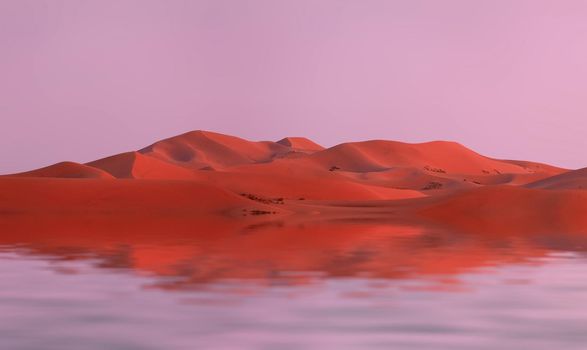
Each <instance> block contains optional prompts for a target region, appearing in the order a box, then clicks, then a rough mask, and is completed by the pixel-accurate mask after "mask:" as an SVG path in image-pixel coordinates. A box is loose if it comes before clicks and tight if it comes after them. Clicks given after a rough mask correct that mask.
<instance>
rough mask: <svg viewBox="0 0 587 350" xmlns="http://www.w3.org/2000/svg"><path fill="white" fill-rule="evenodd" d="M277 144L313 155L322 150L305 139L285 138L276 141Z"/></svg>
mask: <svg viewBox="0 0 587 350" xmlns="http://www.w3.org/2000/svg"><path fill="white" fill-rule="evenodd" d="M277 143H278V144H280V145H284V146H287V147H289V148H291V149H292V150H294V151H297V152H304V153H314V152H318V151H322V150H323V149H324V147H322V146H320V145H319V144H317V143H316V142H314V141H312V140H310V139H307V138H305V137H286V138H283V139H281V140H279V141H277Z"/></svg>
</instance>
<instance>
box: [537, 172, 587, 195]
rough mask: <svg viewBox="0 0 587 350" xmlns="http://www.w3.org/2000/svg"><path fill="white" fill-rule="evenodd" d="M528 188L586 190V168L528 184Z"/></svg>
mask: <svg viewBox="0 0 587 350" xmlns="http://www.w3.org/2000/svg"><path fill="white" fill-rule="evenodd" d="M526 187H528V188H543V189H558V190H566V189H587V168H582V169H578V170H573V171H569V172H567V173H563V174H559V175H556V176H552V177H549V178H546V179H542V180H539V181H536V182H532V183H529V184H528V185H527V186H526Z"/></svg>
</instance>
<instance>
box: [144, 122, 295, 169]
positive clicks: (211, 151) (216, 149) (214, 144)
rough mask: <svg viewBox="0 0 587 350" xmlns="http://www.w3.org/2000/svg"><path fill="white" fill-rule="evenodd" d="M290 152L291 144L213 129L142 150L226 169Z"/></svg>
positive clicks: (175, 161) (197, 166)
mask: <svg viewBox="0 0 587 350" xmlns="http://www.w3.org/2000/svg"><path fill="white" fill-rule="evenodd" d="M288 151H290V149H289V147H287V146H284V145H281V144H278V143H275V142H267V141H265V142H251V141H247V140H244V139H241V138H238V137H234V136H228V135H222V134H218V133H213V132H209V131H192V132H189V133H186V134H183V135H179V136H175V137H172V138H169V139H166V140H163V141H159V142H157V143H154V144H153V145H151V146H149V147H146V148H144V149H142V150H140V151H139V153H142V154H145V155H148V156H151V157H155V158H158V159H160V160H163V161H166V162H169V163H173V164H177V165H181V166H183V167H187V168H190V169H202V168H212V169H223V168H226V167H230V166H235V165H241V164H253V163H264V162H269V161H271V160H272V159H273V158H274V157H276V156H277V155H279V154H284V153H287V152H288Z"/></svg>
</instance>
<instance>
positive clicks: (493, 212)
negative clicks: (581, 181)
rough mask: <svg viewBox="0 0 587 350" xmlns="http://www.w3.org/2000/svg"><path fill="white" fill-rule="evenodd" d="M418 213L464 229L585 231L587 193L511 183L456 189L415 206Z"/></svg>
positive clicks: (515, 232)
mask: <svg viewBox="0 0 587 350" xmlns="http://www.w3.org/2000/svg"><path fill="white" fill-rule="evenodd" d="M417 206H418V207H419V208H418V210H417V211H418V213H419V215H421V216H422V217H424V218H427V219H431V220H433V221H436V222H438V223H440V224H442V225H446V226H448V227H452V228H455V229H458V230H462V231H467V232H481V233H491V234H494V235H501V234H519V233H533V234H539V233H553V232H581V233H587V215H585V213H587V192H586V191H578V190H540V189H528V188H523V187H514V186H494V187H482V188H477V189H474V190H464V191H457V192H455V193H450V194H448V195H445V196H443V197H439V198H435V199H433V200H429V201H428V202H422V203H420V204H419V205H417Z"/></svg>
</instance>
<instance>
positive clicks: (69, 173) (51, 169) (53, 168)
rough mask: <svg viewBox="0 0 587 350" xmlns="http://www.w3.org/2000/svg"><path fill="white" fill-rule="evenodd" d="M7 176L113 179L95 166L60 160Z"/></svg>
mask: <svg viewBox="0 0 587 350" xmlns="http://www.w3.org/2000/svg"><path fill="white" fill-rule="evenodd" d="M8 176H15V177H55V178H87V179H113V178H114V176H112V175H111V174H109V173H108V172H106V171H104V170H102V169H97V168H95V167H92V166H89V165H84V164H79V163H75V162H61V163H57V164H53V165H49V166H48V167H44V168H40V169H36V170H31V171H27V172H24V173H19V174H13V175H8Z"/></svg>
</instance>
